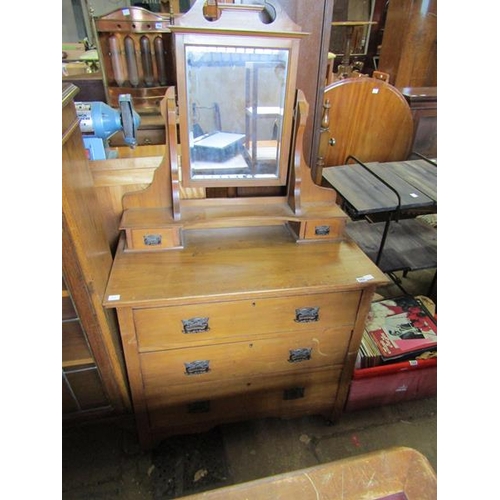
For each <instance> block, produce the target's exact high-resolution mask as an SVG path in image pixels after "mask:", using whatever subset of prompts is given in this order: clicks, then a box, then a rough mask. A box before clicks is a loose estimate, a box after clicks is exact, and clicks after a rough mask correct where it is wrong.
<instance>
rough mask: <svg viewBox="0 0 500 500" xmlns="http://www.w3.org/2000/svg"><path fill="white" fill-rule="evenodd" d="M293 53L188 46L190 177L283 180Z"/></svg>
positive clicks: (270, 49) (200, 178) (283, 50)
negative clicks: (285, 118)
mask: <svg viewBox="0 0 500 500" xmlns="http://www.w3.org/2000/svg"><path fill="white" fill-rule="evenodd" d="M288 64H289V50H287V49H274V48H258V47H234V46H204V45H203V46H202V45H185V65H186V82H187V88H186V90H187V108H188V110H189V113H188V118H187V120H188V132H189V155H190V163H189V165H190V178H191V179H192V180H194V181H197V180H198V181H217V182H219V181H224V180H228V181H233V180H244V181H247V180H251V181H253V180H261V179H262V180H273V179H274V180H276V179H278V177H279V165H280V152H281V144H282V139H283V137H282V128H283V110H284V107H285V102H286V101H285V97H286V96H285V93H286V81H287V72H288Z"/></svg>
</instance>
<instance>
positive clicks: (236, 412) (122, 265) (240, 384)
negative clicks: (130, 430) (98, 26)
mask: <svg viewBox="0 0 500 500" xmlns="http://www.w3.org/2000/svg"><path fill="white" fill-rule="evenodd" d="M272 3H273V5H275V6H276V19H275V20H274V21H273V22H272V23H268V24H265V23H264V24H263V23H262V22H261V21H259V16H258V14H259V13H260V14H262V15H263V13H261V12H260V11H261V10H262V9H264V8H266V6H263V5H262V6H260V7H259V6H256V5H250V6H248V5H239V4H238V5H232V4H224V6H223V8H222V7H221V9H222V13H221V16H220V18H219V19H218V20H217V21H216V22H215V21H214V22H209V21H207V20H206V19H204V18H203V16H202V15H201V12H202V4H203V2H202V1H201V0H199V1H198V2H196V3H195V5H194V6H193V9H192V10H191V12H190V13H189V14H188V15H187V16H186V18H185V19H184V20H183V19H182V18H179V19H177V23H176V25H175V27H172V28H171V29H172V31H173V32H175V36H176V43H177V45H176V47H177V49H178V51H181V52H182V51H184V50H186V51H187V53H189V54H191V55H192V59H193V60H196V57H195V53H194V51H192V50H191V49H190V48H189V45H190V44H191V45H192V44H195V45H196V47H199V48H200V50H199V51H198V52H196V53H197V54H198V55H199V56H200V58H201V59H202V60H203V59H209V60H210V61H212V60H215V59H216V57H215V55H218V54H217V53H216V52H215V55H214V51H212V50H208V51H205V50H204V47H205V46H206V47H211V46H216V47H228V54H230V55H231V58H232V61H233V63H234V64H237V65H239V66H240V68H239V70H240V71H239V73H240V75H241V74H244V73H243V72H242V71H241V70H242V69H245V67H251V66H252V64H253V63H256V62H264V63H265V64H270V65H271V69H272V74H273V75H277V76H280V75H281V69H282V68H281V66H280V65H278V66H276V65H275V61H274V59H273V58H274V56H273V54H272V53H270V52H269V43H270V40H271V41H272V43H271V46H272V47H274V49H276V54H278V55H279V57H280V58H281V59H280V61H281V60H282V59H283V58H285V67H288V71H289V72H290V74H289V75H288V77H287V83H286V85H287V86H290V87H291V86H292V85H291V84H293V82H295V81H296V80H295V74H293V73H294V72H295V68H296V57H297V54H296V52H295V51H296V49H297V48H298V43H297V42H298V40H299V39H300V38H302V37H303V36H304V33H301V31H300V27H298V26H297V25H296V24H295V23H293V22H291V21H290V19H289V18H288V17H287V16H286V15H285V14H284V12H283V11H282V9H281V8H280V7H279V4H278V3H277V2H275V1H274V0H273V2H272ZM220 5H222V4H220ZM248 17H250V20H248ZM261 46H262V47H265V48H266V50H265V52H264V55H265V57H264V61H258V59H259V57H260V56H259V55H258V54H259V52H258V51H256V50H255V49H256V48H258V47H261ZM241 47H248V48H251V50H249V52H248V53H250V54H251V60H250V61H246V60H240V58H239V56H234V54H239V53H240V52H241ZM288 51H289V52H288ZM220 52H221V53H223V52H224V51H220ZM288 56H289V57H290V59H289V60H287V59H286V57H288ZM183 58H185V54H183V55H182V57H179V58H177V62H178V63H179V62H181V63H182V61H183V60H184V59H183ZM181 63H179V64H178V73H177V77H178V82H179V86H180V88H179V89H175V88H169V89H168V90H167V92H166V95H165V99H164V100H163V101H162V106H161V111H162V116H163V117H164V119H165V123H166V131H167V136H168V138H169V140H168V142H167V144H166V147H165V154H164V157H163V159H162V160H161V162H160V165H159V166H158V168H157V169H156V170H155V172H154V176H153V179H152V182H151V184H150V185H149V186H147V187H146V188H145V189H143V190H139V191H136V192H128V193H127V194H126V195H125V196H124V197H123V199H122V207H123V216H122V218H121V222H120V229H121V231H122V236H121V238H120V242H119V245H118V249H117V252H116V255H115V258H114V262H113V268H112V270H111V273H110V277H109V281H108V285H107V289H106V293H105V297H104V300H103V305H104V306H105V307H106V308H110V309H111V308H113V309H116V311H117V315H118V320H119V325H120V333H121V338H122V345H123V350H124V354H125V360H126V365H127V373H128V380H129V382H130V389H131V394H132V399H133V405H134V413H135V417H136V422H137V428H138V433H139V438H140V442H141V444H142V446H143V447H144V448H149V447H152V446H154V445H155V444H156V443H157V442H158V441H160V440H162V439H163V438H165V437H167V436H169V435H173V434H183V433H192V432H199V431H203V430H206V429H208V428H210V427H212V426H214V425H218V424H220V423H223V422H233V421H237V420H242V419H248V418H257V417H282V418H288V417H293V416H300V415H313V414H317V415H323V416H324V417H325V418H326V419H327V420H329V421H335V420H336V419H337V418H338V417H339V415H340V414H341V412H342V411H343V407H344V404H345V401H346V398H347V392H348V388H349V383H350V380H351V377H352V372H353V368H354V362H355V358H356V354H357V351H358V348H359V344H360V340H361V335H362V331H363V327H364V323H365V319H366V315H367V313H368V311H369V308H370V303H371V299H372V297H373V293H374V291H375V288H376V287H377V286H380V285H382V284H386V283H388V279H387V278H386V277H385V276H384V274H383V273H382V272H381V271H380V270H379V269H378V268H377V267H376V266H375V265H374V264H373V263H372V262H371V261H370V260H369V259H368V258H367V257H366V255H365V254H364V253H363V252H362V251H361V250H360V249H359V247H357V246H356V245H355V244H354V243H352V242H351V241H349V240H348V239H346V237H345V223H346V220H347V219H348V217H347V215H346V214H345V213H344V212H343V211H342V210H341V209H340V208H339V207H338V206H337V205H336V203H335V197H336V193H335V192H334V191H333V190H332V189H328V188H324V187H320V186H318V185H316V184H315V183H314V182H313V179H312V177H311V170H310V167H309V165H308V164H307V162H306V161H305V159H304V154H303V138H304V132H305V124H306V121H307V117H308V104H307V102H306V99H305V97H304V93H303V92H302V91H301V90H300V89H295V88H288V87H287V98H286V99H284V100H283V103H282V104H283V109H282V110H280V111H279V113H278V115H279V116H280V117H281V118H282V119H283V121H282V125H283V129H282V130H285V131H286V133H283V132H281V134H282V135H281V140H280V144H281V147H282V149H283V150H282V151H280V154H281V156H280V159H279V162H276V163H277V164H279V169H276V170H273V172H274V173H273V174H271V175H270V176H269V178H267V177H266V175H267V174H266V173H265V172H263V171H262V172H260V174H258V175H252V176H250V177H249V178H245V177H241V178H239V177H238V175H237V173H236V172H235V171H234V167H233V166H232V164H231V161H230V162H229V163H230V165H228V166H227V168H226V166H225V165H224V166H223V167H222V165H223V164H224V162H225V161H226V155H227V156H229V157H230V158H228V160H233V159H234V157H235V156H238V155H239V154H240V151H241V149H239V148H237V147H234V148H233V147H231V148H230V149H229V150H224V151H222V152H219V153H220V155H221V156H217V160H216V161H213V160H210V159H207V158H205V159H204V163H211V167H210V169H207V172H206V175H207V179H208V180H207V182H204V181H203V182H200V183H199V184H197V183H196V182H197V179H196V178H197V176H198V175H199V173H198V170H196V168H191V167H192V165H191V167H190V162H192V163H193V164H196V163H200V162H199V157H198V156H197V155H198V154H201V153H200V152H198V153H196V152H194V151H191V149H194V146H193V148H190V142H189V141H190V138H189V137H190V136H189V134H188V133H187V132H190V131H191V132H194V130H193V129H192V128H189V127H191V125H192V118H191V117H190V115H189V113H190V110H191V109H192V108H191V106H186V102H188V98H189V96H188V94H187V88H188V87H189V85H191V84H194V81H195V80H194V79H193V75H194V74H195V73H196V72H197V71H198V66H196V65H195V64H193V65H191V66H189V69H190V71H189V72H188V71H186V67H188V62H186V61H184V63H182V64H181ZM200 66H201V67H203V66H204V65H203V64H200ZM209 67H211V66H209ZM231 67H232V65H229V66H228V67H227V68H226V69H227V71H229V72H230V74H233V73H232V72H231ZM205 69H206V68H204V70H205ZM275 70H276V71H275ZM221 77H223V78H224V79H225V75H224V74H223V73H221ZM274 78H275V76H273V79H274ZM273 79H272V80H271V81H274V80H273ZM283 82H284V81H283ZM183 86H185V87H186V88H183ZM263 87H265V85H261V86H260V87H259V88H260V89H261V88H263ZM237 90H238V91H241V88H239V87H238V89H237ZM177 91H178V95H179V100H178V101H177V99H176V95H177ZM259 95H261V94H259ZM227 101H228V103H232V106H233V108H234V109H233V110H232V111H231V113H232V114H236V113H237V111H240V112H241V111H245V109H238V103H237V101H235V100H231V98H230V96H228V97H227ZM242 102H243V104H244V103H245V101H244V100H243V101H242ZM228 103H225V104H226V105H227V104H228ZM261 103H264V101H262V102H261ZM267 105H268V103H264V106H267ZM221 109H223V108H221ZM177 118H179V119H177ZM179 128H180V129H181V133H180V135H178V129H179ZM277 129H278V130H280V125H279V124H278V127H277ZM241 130H245V128H244V127H243V128H242V129H241ZM234 132H235V130H233V131H232V133H234ZM217 133H218V132H216V134H217ZM248 133H249V134H250V136H249V137H253V138H255V135H252V134H253V132H252V131H249V132H248ZM241 134H242V135H243V132H241ZM246 139H248V137H242V138H241V148H244V147H245V140H246ZM257 140H259V139H257ZM263 140H264V141H265V142H266V145H267V144H268V139H263ZM179 143H180V147H179V148H177V147H176V146H177V144H179ZM192 144H195V143H194V142H192ZM238 160H240V158H238ZM275 166H276V165H275ZM196 167H197V168H198V167H199V168H202V167H203V168H205V166H203V165H201V166H200V165H198V166H196ZM221 167H222V168H221ZM224 169H226V170H225V173H224V174H219V172H221V171H224ZM257 170H258V169H257ZM278 171H279V173H277V172H278ZM190 175H191V176H192V178H191V179H189V176H190ZM278 181H279V182H283V183H284V185H283V190H282V191H280V193H279V194H270V195H261V196H257V195H255V196H251V195H250V196H247V197H234V198H228V197H223V196H221V197H220V198H216V197H213V198H208V197H206V191H208V190H209V189H210V190H212V192H213V193H216V192H217V190H218V189H219V188H228V187H230V188H233V187H234V188H235V189H239V188H243V189H248V188H254V187H263V188H268V187H273V186H275V185H276V183H277V182H278ZM257 185H258V186H257Z"/></svg>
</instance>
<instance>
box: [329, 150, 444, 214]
mask: <svg viewBox="0 0 500 500" xmlns="http://www.w3.org/2000/svg"><path fill="white" fill-rule="evenodd" d="M365 167H366V168H365ZM323 177H324V178H325V179H326V180H327V181H328V182H329V183H330V184H331V186H332V187H333V188H334V189H335V190H336V191H337V192H338V193H339V194H340V196H342V198H344V199H345V200H346V201H347V202H348V203H349V204H350V205H351V206H352V207H353V208H354V210H355V211H356V212H357V213H358V214H359V215H365V214H370V213H377V212H379V213H380V212H391V211H394V210H396V209H397V207H398V204H400V209H401V210H408V209H416V208H425V207H430V206H433V205H434V204H435V203H437V168H436V167H435V166H434V165H431V164H430V163H428V162H427V161H425V160H415V161H405V162H387V163H379V162H372V163H366V164H365V166H362V165H359V164H350V165H341V166H336V167H327V168H324V169H323ZM389 186H390V187H389ZM391 188H392V189H391ZM395 191H396V192H397V193H398V194H399V200H398V195H397V194H396V193H395Z"/></svg>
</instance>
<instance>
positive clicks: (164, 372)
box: [140, 327, 351, 401]
mask: <svg viewBox="0 0 500 500" xmlns="http://www.w3.org/2000/svg"><path fill="white" fill-rule="evenodd" d="M350 333H351V330H350V328H349V327H343V328H338V329H333V328H332V329H327V330H324V331H315V332H313V333H312V334H311V335H305V334H301V333H293V334H286V335H282V336H280V337H279V338H278V337H276V338H265V339H258V340H248V341H245V342H233V343H228V344H216V345H212V346H203V347H190V348H186V349H171V350H165V351H156V352H149V353H143V354H141V356H140V359H141V369H142V377H143V384H144V388H145V391H146V394H147V397H153V398H155V399H156V398H162V397H165V399H166V400H167V401H180V400H185V399H186V398H187V397H191V394H192V391H196V390H198V388H199V387H200V386H201V385H202V384H206V383H207V382H215V381H217V385H216V386H215V387H214V388H213V391H215V392H214V395H216V396H222V395H224V394H227V393H228V391H230V390H231V388H232V381H233V379H234V378H242V377H246V378H248V377H259V376H262V377H266V376H267V377H269V382H268V385H270V384H271V383H272V379H273V377H274V376H275V375H276V374H280V373H290V374H293V373H295V372H300V371H303V370H310V369H313V368H320V367H327V366H334V365H341V364H342V363H343V362H344V359H345V355H346V351H347V346H348V343H349V339H350ZM188 394H189V395H188Z"/></svg>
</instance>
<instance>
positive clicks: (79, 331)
mask: <svg viewBox="0 0 500 500" xmlns="http://www.w3.org/2000/svg"><path fill="white" fill-rule="evenodd" d="M77 92H78V89H77V87H75V86H74V85H72V84H70V83H66V84H65V83H63V89H62V188H63V197H62V216H63V217H62V222H63V226H62V275H63V280H62V343H61V347H62V400H63V405H62V406H63V408H62V409H63V417H64V419H65V420H74V419H89V418H91V417H102V416H106V415H117V414H121V413H123V412H127V411H129V410H130V400H129V395H128V388H127V383H126V378H125V369H124V366H123V356H122V352H121V347H120V344H119V333H118V325H117V320H116V316H115V315H114V314H113V312H112V311H106V310H105V309H104V308H103V307H102V298H103V292H104V288H105V286H106V280H107V278H108V274H109V270H110V269H111V264H112V256H111V251H110V249H109V246H108V243H107V239H106V236H105V233H104V230H103V226H102V222H101V218H100V213H99V210H98V204H97V198H96V196H95V192H94V190H93V185H92V182H93V181H92V176H91V173H90V170H89V167H88V163H87V159H86V155H85V149H84V146H83V141H82V137H81V132H80V128H79V121H78V118H77V116H76V110H75V106H74V96H75V95H76V94H77Z"/></svg>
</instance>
